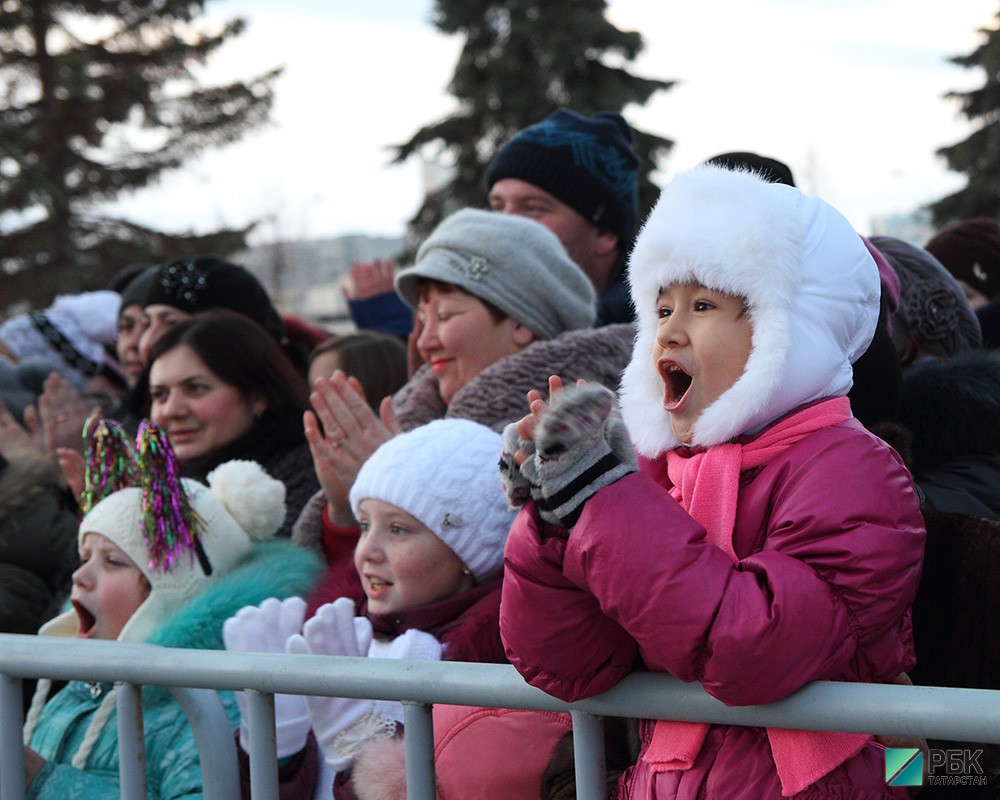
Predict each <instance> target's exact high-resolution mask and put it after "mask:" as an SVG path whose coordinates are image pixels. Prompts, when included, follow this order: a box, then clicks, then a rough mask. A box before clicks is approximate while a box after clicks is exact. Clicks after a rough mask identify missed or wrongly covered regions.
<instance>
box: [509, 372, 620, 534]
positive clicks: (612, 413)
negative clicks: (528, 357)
mask: <svg viewBox="0 0 1000 800" xmlns="http://www.w3.org/2000/svg"><path fill="white" fill-rule="evenodd" d="M636 469H638V464H637V461H636V457H635V450H634V449H633V447H632V441H631V439H629V435H628V431H627V430H626V429H625V423H624V421H623V420H622V418H621V414H620V412H619V411H618V409H617V407H616V402H615V395H614V393H613V392H612V391H611V390H610V389H607V388H605V387H604V386H601V385H600V384H597V383H587V384H584V385H583V386H567V387H566V388H564V389H563V390H562V392H561V393H560V394H558V395H557V396H556V397H555V399H553V400H552V402H551V404H550V406H549V409H548V411H547V412H546V413H545V414H544V415H543V416H542V418H541V420H540V421H539V423H538V425H537V426H536V428H535V454H534V455H533V456H532V457H531V458H529V459H528V460H527V461H525V462H524V463H523V464H522V465H521V475H522V476H523V477H524V478H525V480H527V482H528V484H529V485H531V486H535V485H537V486H539V487H540V488H541V495H542V497H541V499H540V500H539V501H538V508H539V512H540V514H541V516H542V518H543V519H545V520H546V521H548V522H554V523H556V524H558V525H562V526H563V527H566V528H572V527H573V525H575V524H576V521H577V520H578V519H579V518H580V514H581V513H582V511H583V505H584V503H585V502H586V501H587V500H589V499H590V498H591V497H593V495H594V494H595V493H596V492H597V490H598V489H602V488H603V487H605V486H610V485H611V484H612V483H614V482H615V481H617V480H619V479H621V478H624V477H625V476H626V475H628V474H629V473H631V472H635V471H636Z"/></svg>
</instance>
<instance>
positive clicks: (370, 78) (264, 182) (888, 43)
mask: <svg viewBox="0 0 1000 800" xmlns="http://www.w3.org/2000/svg"><path fill="white" fill-rule="evenodd" d="M432 7H433V3H432V2H431V0H282V2H281V3H275V2H273V0H222V2H216V3H213V4H211V5H210V6H209V10H210V12H212V13H214V14H218V15H222V16H233V15H242V16H245V17H247V19H248V22H249V25H248V30H247V32H246V33H245V34H244V35H243V36H242V37H241V38H240V39H239V40H236V41H233V42H232V43H231V44H229V45H227V46H226V47H224V48H223V49H222V50H221V51H220V52H219V54H218V55H217V57H216V59H215V61H214V62H213V64H212V66H211V69H210V70H209V73H208V74H209V76H211V77H218V78H219V79H220V80H223V79H231V78H232V77H235V76H240V75H243V76H249V75H251V74H255V73H258V72H263V71H264V70H266V69H268V68H270V67H272V66H275V65H278V64H284V65H285V67H286V70H285V74H284V75H283V76H282V77H281V79H280V81H279V82H278V84H277V100H276V103H275V108H274V115H273V117H274V121H273V123H272V124H271V125H270V126H269V127H268V128H267V129H264V130H260V131H257V132H254V133H252V134H250V135H248V136H247V137H246V139H245V140H244V141H243V142H240V143H238V144H236V145H232V146H229V147H227V148H225V149H224V150H220V151H217V152H214V153H211V154H208V155H205V156H203V157H201V158H199V159H198V160H196V161H195V162H194V163H192V164H191V165H190V166H188V167H186V168H185V169H184V170H183V171H182V172H179V173H174V174H171V175H170V176H168V177H166V178H164V179H163V181H162V182H161V183H160V184H159V185H158V186H156V187H153V188H150V189H147V190H145V191H144V192H141V193H139V194H136V195H135V196H133V197H130V198H126V199H125V200H123V201H122V202H120V203H118V204H117V205H116V206H115V209H114V210H115V212H116V213H121V214H123V215H125V216H127V217H130V218H132V219H134V220H135V221H138V222H141V223H146V224H151V225H154V226H157V227H161V228H163V229H168V230H174V231H180V230H188V229H193V230H196V231H204V230H210V229H211V228H213V227H215V226H217V225H219V224H228V225H239V224H243V223H245V222H247V221H249V220H251V219H254V218H263V219H265V220H267V221H265V223H264V224H262V225H261V226H260V228H259V229H258V231H257V234H256V236H255V240H256V241H270V240H273V239H274V238H276V237H277V238H282V239H294V238H319V237H325V236H333V235H338V234H342V233H368V234H377V235H401V234H402V232H403V230H404V228H405V224H406V221H407V220H408V219H409V218H410V217H411V216H412V215H413V214H414V212H415V211H416V210H417V208H418V207H419V205H420V199H421V196H422V169H421V166H420V164H419V163H418V162H417V161H416V160H413V161H411V162H410V163H407V164H405V165H403V166H390V165H389V151H388V149H387V148H388V146H389V145H392V144H395V143H399V142H403V141H405V140H406V139H407V138H409V136H410V135H411V134H412V133H413V132H414V131H415V130H416V129H417V128H418V127H419V126H421V125H423V124H426V123H428V122H432V121H435V120H437V119H439V118H440V117H442V116H444V115H445V114H447V113H448V112H449V111H450V110H452V109H453V108H454V101H453V99H452V98H451V96H450V95H448V94H447V84H448V82H449V80H450V78H451V75H452V72H453V70H454V65H455V60H456V57H457V54H458V50H459V47H460V42H459V40H458V39H457V38H449V37H445V36H443V35H441V34H439V33H438V32H437V31H436V29H435V28H434V27H433V26H432V25H431V24H430V21H429V20H430V14H431V9H432ZM997 10H998V4H997V0H947V2H942V1H941V0H757V1H756V2H753V3H749V2H746V0H705V2H701V3H683V4H682V3H659V2H653V1H652V0H610V2H609V12H608V16H609V18H610V19H611V20H612V22H614V23H615V24H616V25H617V26H618V27H620V28H623V29H627V30H638V31H639V32H640V33H642V35H643V37H644V39H645V43H646V49H645V51H644V53H643V54H642V55H641V56H640V57H639V59H637V61H636V62H634V63H633V65H632V66H631V67H630V69H631V70H632V71H633V72H636V73H638V74H640V75H644V76H647V77H655V78H662V79H668V80H676V81H677V85H676V86H675V87H674V88H673V89H671V90H670V91H667V92H661V93H658V94H657V95H656V96H655V97H654V99H653V100H652V101H651V102H650V103H648V104H647V105H646V106H644V107H635V106H630V107H627V108H626V109H625V112H624V113H625V116H626V118H627V119H628V120H629V121H630V122H632V123H633V124H635V125H637V126H638V127H640V128H642V129H644V130H647V131H650V132H653V133H657V134H660V135H662V136H666V137H668V138H670V139H673V140H674V141H675V143H676V144H675V147H674V149H673V150H672V151H671V153H670V155H669V156H668V157H667V158H666V159H665V160H664V161H663V162H662V163H661V164H660V170H659V172H658V173H657V174H656V176H655V177H656V179H657V182H658V183H659V184H660V185H663V184H664V183H665V182H666V181H668V180H669V178H670V177H671V175H673V174H675V173H676V172H678V171H682V170H685V169H688V168H690V167H693V166H695V165H696V164H698V163H699V162H701V161H703V160H704V159H706V158H708V157H711V156H713V155H715V154H717V153H720V152H724V151H728V150H754V151H756V152H759V153H762V154H764V155H770V156H773V157H776V158H779V159H781V160H782V161H784V162H785V163H787V164H788V165H789V166H790V167H791V168H792V171H793V173H794V174H795V176H796V181H797V182H798V184H799V186H800V188H802V189H803V190H805V191H807V192H809V193H812V194H817V195H819V196H821V197H823V198H824V199H826V200H827V201H829V202H830V203H832V204H833V205H834V206H835V207H837V208H838V209H839V210H840V211H841V212H843V213H844V214H845V215H846V216H847V218H848V219H849V220H850V221H851V222H852V223H853V224H854V226H855V227H856V228H858V230H859V231H861V232H862V233H868V232H870V230H871V220H872V218H873V217H875V216H878V215H885V214H892V213H896V212H907V211H910V210H912V209H913V208H915V207H917V206H919V205H922V204H924V203H926V202H929V201H931V200H934V199H937V198H939V197H941V196H943V195H944V194H947V193H948V192H951V191H954V190H955V189H957V188H959V187H961V186H962V185H963V183H964V180H963V178H962V176H960V175H958V174H956V173H952V172H949V171H948V170H947V169H946V167H945V165H944V163H943V161H942V160H941V159H939V158H938V157H937V156H936V155H935V150H936V149H937V148H939V147H942V146H945V145H948V144H952V143H954V142H956V141H959V140H961V139H963V138H965V137H966V136H967V135H968V133H969V132H970V130H971V128H970V127H969V125H968V124H967V123H966V122H965V121H964V120H962V119H960V118H959V115H958V107H957V104H956V103H955V101H950V100H946V99H944V97H943V95H944V94H945V93H946V92H947V91H949V90H962V89H967V88H971V87H974V86H977V85H980V84H981V83H982V80H983V74H982V71H981V70H964V69H961V68H959V67H956V66H954V65H952V64H950V63H948V61H947V59H948V57H949V56H952V55H964V54H966V53H968V52H970V51H971V50H972V49H974V48H975V47H976V46H977V45H978V44H979V43H980V42H981V40H982V37H981V35H980V34H978V33H977V32H976V31H977V29H978V28H983V27H993V26H995V24H996V14H997Z"/></svg>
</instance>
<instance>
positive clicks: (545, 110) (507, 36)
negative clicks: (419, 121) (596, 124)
mask: <svg viewBox="0 0 1000 800" xmlns="http://www.w3.org/2000/svg"><path fill="white" fill-rule="evenodd" d="M606 10H607V3H606V2H605V0H437V2H436V6H435V12H434V24H435V26H436V27H437V28H438V29H439V30H441V31H442V32H444V33H447V34H453V35H454V34H460V35H463V36H464V37H465V45H464V46H463V48H462V52H461V55H460V56H459V59H458V64H457V65H456V67H455V73H454V75H453V77H452V80H451V84H450V85H449V91H450V92H451V93H452V94H453V95H454V96H455V98H456V99H457V100H458V110H457V111H455V112H454V113H453V114H451V115H449V116H448V117H446V118H444V119H442V120H438V121H437V122H433V123H430V124H428V125H426V126H424V127H422V128H420V129H419V130H418V131H417V132H416V133H415V134H413V136H412V137H411V138H410V140H409V141H407V142H406V143H404V144H401V145H397V146H396V147H395V148H394V151H395V155H394V161H395V162H396V163H398V162H401V161H404V160H406V159H407V158H409V157H410V156H411V155H413V154H414V153H417V152H418V151H421V150H422V149H423V148H425V147H427V146H429V145H437V147H438V148H439V154H445V153H447V154H449V155H450V156H451V157H452V158H453V160H454V176H453V178H452V180H451V182H450V183H448V184H447V185H446V186H444V187H442V188H441V189H439V190H437V191H435V192H433V193H432V194H430V195H428V197H427V198H426V199H425V201H424V204H423V205H422V206H421V208H420V210H419V211H418V212H417V214H416V216H414V218H413V219H412V220H410V227H409V233H410V239H411V242H417V241H420V240H422V239H423V238H424V237H425V236H426V235H427V234H428V233H429V232H430V231H431V230H432V229H433V228H434V227H435V226H436V225H437V223H438V222H440V220H441V219H442V218H443V217H445V216H446V215H447V214H448V213H450V212H451V211H453V210H455V209H457V208H462V207H466V206H471V207H476V208H481V207H483V206H485V205H486V191H485V188H484V185H483V178H484V175H485V172H486V168H487V167H488V166H489V163H490V161H492V159H493V156H494V155H495V154H496V152H497V151H498V150H499V148H500V147H502V146H503V145H504V144H505V143H506V142H507V141H508V140H509V139H510V138H511V137H512V136H513V135H514V134H515V133H517V132H518V131H519V130H521V129H522V128H525V127H527V126H528V125H532V124H534V123H536V122H539V121H540V120H542V119H543V118H544V117H546V116H548V115H549V114H550V113H552V112H553V111H555V110H556V109H558V108H560V107H568V108H572V109H573V110H574V111H577V112H579V113H581V114H587V115H591V114H596V113H598V112H600V111H621V109H622V108H624V107H625V106H626V105H627V104H629V103H637V104H639V105H642V104H643V103H645V102H646V101H647V100H648V99H649V98H650V96H652V94H653V93H654V92H656V91H659V90H661V89H669V88H670V87H671V86H672V85H673V82H672V81H663V80H656V79H652V78H643V77H639V76H637V75H634V74H632V73H630V72H629V71H628V70H627V69H626V66H627V65H628V64H629V62H631V61H633V60H634V59H635V58H636V57H637V56H638V55H639V53H640V52H641V51H642V48H643V41H642V36H641V35H640V34H639V33H637V32H632V31H621V30H619V29H618V28H616V27H615V26H614V25H612V24H611V23H610V22H609V21H608V20H607V19H606V18H605V12H606ZM634 133H635V149H636V152H637V153H638V155H639V157H640V160H641V162H642V163H641V166H640V184H639V219H642V218H643V217H644V216H645V213H646V211H648V209H649V208H650V206H651V205H652V203H653V202H654V201H655V199H656V195H657V194H658V189H657V188H656V187H655V186H654V185H653V184H652V182H651V181H650V178H649V175H650V173H651V172H652V171H653V170H654V169H655V168H656V166H657V163H656V162H657V158H658V157H659V156H660V155H665V154H666V153H667V152H669V150H670V148H671V147H672V146H673V142H672V141H670V140H669V139H664V138H662V137H659V136H655V135H653V134H650V133H644V132H642V131H639V130H635V131H634Z"/></svg>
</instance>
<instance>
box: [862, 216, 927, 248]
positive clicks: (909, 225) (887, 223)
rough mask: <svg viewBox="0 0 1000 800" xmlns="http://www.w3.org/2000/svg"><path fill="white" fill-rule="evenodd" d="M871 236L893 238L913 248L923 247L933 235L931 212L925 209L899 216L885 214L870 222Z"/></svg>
mask: <svg viewBox="0 0 1000 800" xmlns="http://www.w3.org/2000/svg"><path fill="white" fill-rule="evenodd" d="M871 230H872V235H873V236H893V237H895V238H896V239H902V240H903V241H904V242H906V243H907V244H912V245H913V246H914V247H923V246H924V245H925V244H926V243H927V240H928V239H930V238H931V237H932V236H933V235H934V234H935V233H936V229H935V228H934V225H933V223H932V222H931V212H930V211H928V210H927V209H925V208H918V209H917V210H916V211H910V212H909V213H901V214H885V215H883V216H878V217H873V218H872V220H871Z"/></svg>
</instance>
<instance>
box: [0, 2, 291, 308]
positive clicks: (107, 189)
mask: <svg viewBox="0 0 1000 800" xmlns="http://www.w3.org/2000/svg"><path fill="white" fill-rule="evenodd" d="M203 12H204V0H3V2H2V3H0V92H2V95H0V97H2V100H0V298H2V299H3V301H4V302H2V303H0V306H4V305H7V304H8V303H10V302H13V301H14V300H27V301H28V302H29V303H31V304H32V305H34V306H36V307H37V306H39V305H44V304H45V303H46V302H48V300H49V299H50V298H51V297H52V295H53V294H55V293H56V292H57V291H59V292H68V291H79V290H82V289H89V288H95V287H102V286H103V285H105V282H106V280H107V278H108V277H109V276H110V275H113V274H114V273H115V272H116V271H117V270H119V269H120V268H122V267H124V266H126V265H127V264H129V263H132V262H142V261H146V262H149V261H159V260H163V259H165V258H168V257H171V256H173V255H175V254H183V253H191V252H198V251H201V252H214V253H218V254H225V253H228V252H231V251H233V250H235V249H238V248H239V247H241V246H242V245H243V244H244V240H245V236H246V234H247V232H248V230H249V228H242V229H222V230H218V231H215V232H213V233H210V234H206V235H201V236H194V235H190V234H170V233H165V232H162V231H157V230H153V229H150V228H148V227H144V226H140V225H137V224H134V223H132V222H129V221H128V220H126V219H122V218H116V217H112V216H109V215H107V214H103V213H101V212H100V211H99V205H100V204H101V203H103V202H106V201H109V200H113V199H115V198H119V197H121V196H122V195H126V194H127V193H129V192H132V191H135V190H137V189H141V188H143V187H146V186H149V185H150V184H152V183H153V182H155V181H156V180H157V179H158V178H159V177H160V176H161V175H162V174H163V173H164V172H165V171H167V170H171V169H175V168H177V167H179V166H180V165H181V164H182V163H184V162H185V161H186V160H187V159H190V158H192V157H193V156H195V155H198V154H200V153H201V152H203V151H205V150H206V149H208V148H211V147H217V146H220V145H224V144H227V143H230V142H233V141H236V140H237V139H239V138H240V136H241V135H242V134H243V133H244V132H245V131H247V130H249V129H251V128H253V127H255V126H258V125H260V124H261V123H263V122H264V121H266V119H267V117H268V115H269V113H270V108H271V101H272V94H273V89H272V84H273V82H274V79H275V78H276V77H277V75H278V74H279V73H280V70H279V69H275V70H271V71H269V72H266V73H265V74H262V75H259V76H257V77H254V78H252V79H249V80H246V81H239V82H234V83H231V84H228V85H223V86H211V87H206V86H202V85H201V84H200V82H199V80H198V77H197V74H196V70H197V68H198V67H200V66H202V65H204V64H205V62H206V60H207V59H208V58H209V56H210V55H212V54H213V53H214V52H215V51H216V50H217V49H218V48H219V47H220V46H221V45H222V44H223V43H224V42H226V41H227V40H229V39H230V38H232V37H234V36H237V35H238V34H239V33H240V32H241V31H242V30H243V28H244V26H245V22H244V20H242V19H231V20H228V21H227V22H225V23H223V24H221V25H220V26H216V28H217V29H210V26H209V24H208V23H206V22H204V21H203V20H202V21H199V19H198V18H199V16H200V15H202V14H203Z"/></svg>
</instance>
